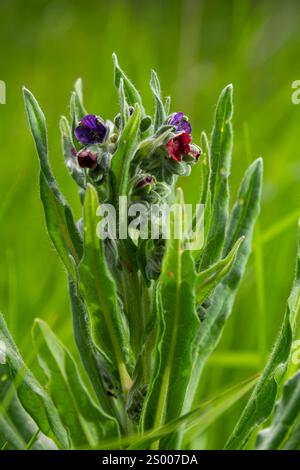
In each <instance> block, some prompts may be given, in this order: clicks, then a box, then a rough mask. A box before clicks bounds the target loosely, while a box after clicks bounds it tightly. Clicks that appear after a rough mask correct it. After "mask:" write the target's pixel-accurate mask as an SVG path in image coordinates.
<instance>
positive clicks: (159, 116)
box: [150, 70, 167, 130]
mask: <svg viewBox="0 0 300 470" xmlns="http://www.w3.org/2000/svg"><path fill="white" fill-rule="evenodd" d="M150 87H151V90H152V93H153V96H154V98H155V118H154V129H155V130H157V129H158V128H159V127H160V126H161V125H162V124H163V123H164V121H165V120H166V117H167V115H166V111H165V107H164V104H163V102H162V98H161V90H160V83H159V79H158V76H157V74H156V72H155V71H154V70H151V81H150Z"/></svg>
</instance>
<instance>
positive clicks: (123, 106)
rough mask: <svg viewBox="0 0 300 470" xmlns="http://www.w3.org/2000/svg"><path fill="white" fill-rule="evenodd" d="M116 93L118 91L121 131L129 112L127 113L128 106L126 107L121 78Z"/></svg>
mask: <svg viewBox="0 0 300 470" xmlns="http://www.w3.org/2000/svg"><path fill="white" fill-rule="evenodd" d="M118 91H119V103H120V116H121V124H122V129H124V127H125V126H126V123H127V121H128V119H129V117H130V112H129V106H128V103H127V100H126V96H125V91H124V81H123V78H121V79H120V85H119V90H118Z"/></svg>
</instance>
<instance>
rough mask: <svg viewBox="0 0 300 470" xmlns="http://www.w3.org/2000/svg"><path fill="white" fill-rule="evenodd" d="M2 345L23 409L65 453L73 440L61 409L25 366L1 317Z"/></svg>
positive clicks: (5, 405)
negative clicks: (66, 427) (61, 415)
mask: <svg viewBox="0 0 300 470" xmlns="http://www.w3.org/2000/svg"><path fill="white" fill-rule="evenodd" d="M0 341H1V342H2V343H3V344H4V345H5V363H6V364H7V365H8V368H9V373H10V379H11V380H12V381H13V383H14V387H15V388H16V391H17V395H18V398H19V400H20V402H21V404H22V406H23V408H24V409H25V410H26V411H27V413H29V415H30V416H31V417H32V419H33V420H34V421H35V422H36V424H37V426H38V427H39V429H40V430H41V431H42V432H43V433H44V434H46V435H48V434H49V432H52V434H53V438H54V439H55V441H56V443H57V444H58V445H59V446H60V447H62V448H63V449H67V448H68V447H69V439H68V435H67V432H66V430H65V428H64V426H63V424H62V422H61V420H60V417H59V415H58V412H57V409H56V407H55V406H54V404H53V402H52V400H51V398H50V397H49V396H48V394H47V393H46V391H45V390H44V389H43V388H42V386H41V385H40V384H39V382H38V381H37V380H36V378H35V377H34V375H33V374H32V372H31V371H30V370H29V369H28V368H27V366H26V365H25V363H24V361H23V359H22V357H21V356H20V354H19V352H18V350H17V347H16V345H15V343H14V341H13V339H12V337H11V335H10V333H9V331H8V329H7V326H6V324H5V321H4V318H3V316H2V315H1V314H0ZM2 362H3V361H2ZM8 405H9V403H8V404H6V403H2V407H4V409H6V408H7V406H8Z"/></svg>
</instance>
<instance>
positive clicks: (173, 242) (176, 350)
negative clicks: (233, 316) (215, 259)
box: [143, 192, 199, 448]
mask: <svg viewBox="0 0 300 470" xmlns="http://www.w3.org/2000/svg"><path fill="white" fill-rule="evenodd" d="M178 194H179V196H180V193H179V192H178ZM178 202H182V198H180V197H179V198H178V197H177V203H178ZM181 211H182V209H181V206H180V205H179V204H177V208H176V210H175V213H174V214H173V218H172V217H171V227H173V226H174V219H175V218H176V222H178V220H180V218H182V212H181ZM172 231H173V229H172ZM171 233H172V232H171ZM173 236H174V235H173ZM195 282H196V273H195V270H194V263H193V259H192V256H191V253H190V252H189V251H186V250H185V251H183V252H182V247H181V240H180V239H176V238H172V239H170V240H169V241H168V243H167V246H166V253H165V256H164V260H163V265H162V272H161V276H160V280H159V292H158V296H159V300H160V309H159V310H160V321H161V323H162V325H161V333H160V334H159V336H158V344H157V345H156V347H155V349H156V350H158V351H159V354H158V358H157V360H156V365H155V368H154V369H155V370H154V373H153V378H152V381H151V383H150V385H149V392H148V394H147V397H146V401H145V408H144V410H143V426H144V428H145V429H150V428H153V427H155V428H156V427H159V426H161V425H162V424H163V423H167V422H169V421H171V420H173V419H176V418H177V417H178V416H180V414H181V412H182V406H183V402H184V397H185V393H186V388H187V384H188V381H189V371H190V368H191V364H192V347H193V341H194V338H195V335H196V332H197V331H198V328H199V320H198V317H197V314H196V310H195V309H196V306H195V293H194V287H195ZM183 332H184V334H183ZM175 439H176V438H175V437H174V436H173V437H171V438H170V440H169V442H164V443H162V446H163V448H174V447H172V446H173V445H174V440H175Z"/></svg>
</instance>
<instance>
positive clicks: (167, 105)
mask: <svg viewBox="0 0 300 470" xmlns="http://www.w3.org/2000/svg"><path fill="white" fill-rule="evenodd" d="M170 108H171V96H167V97H166V99H165V112H166V115H167V116H168V114H170Z"/></svg>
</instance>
